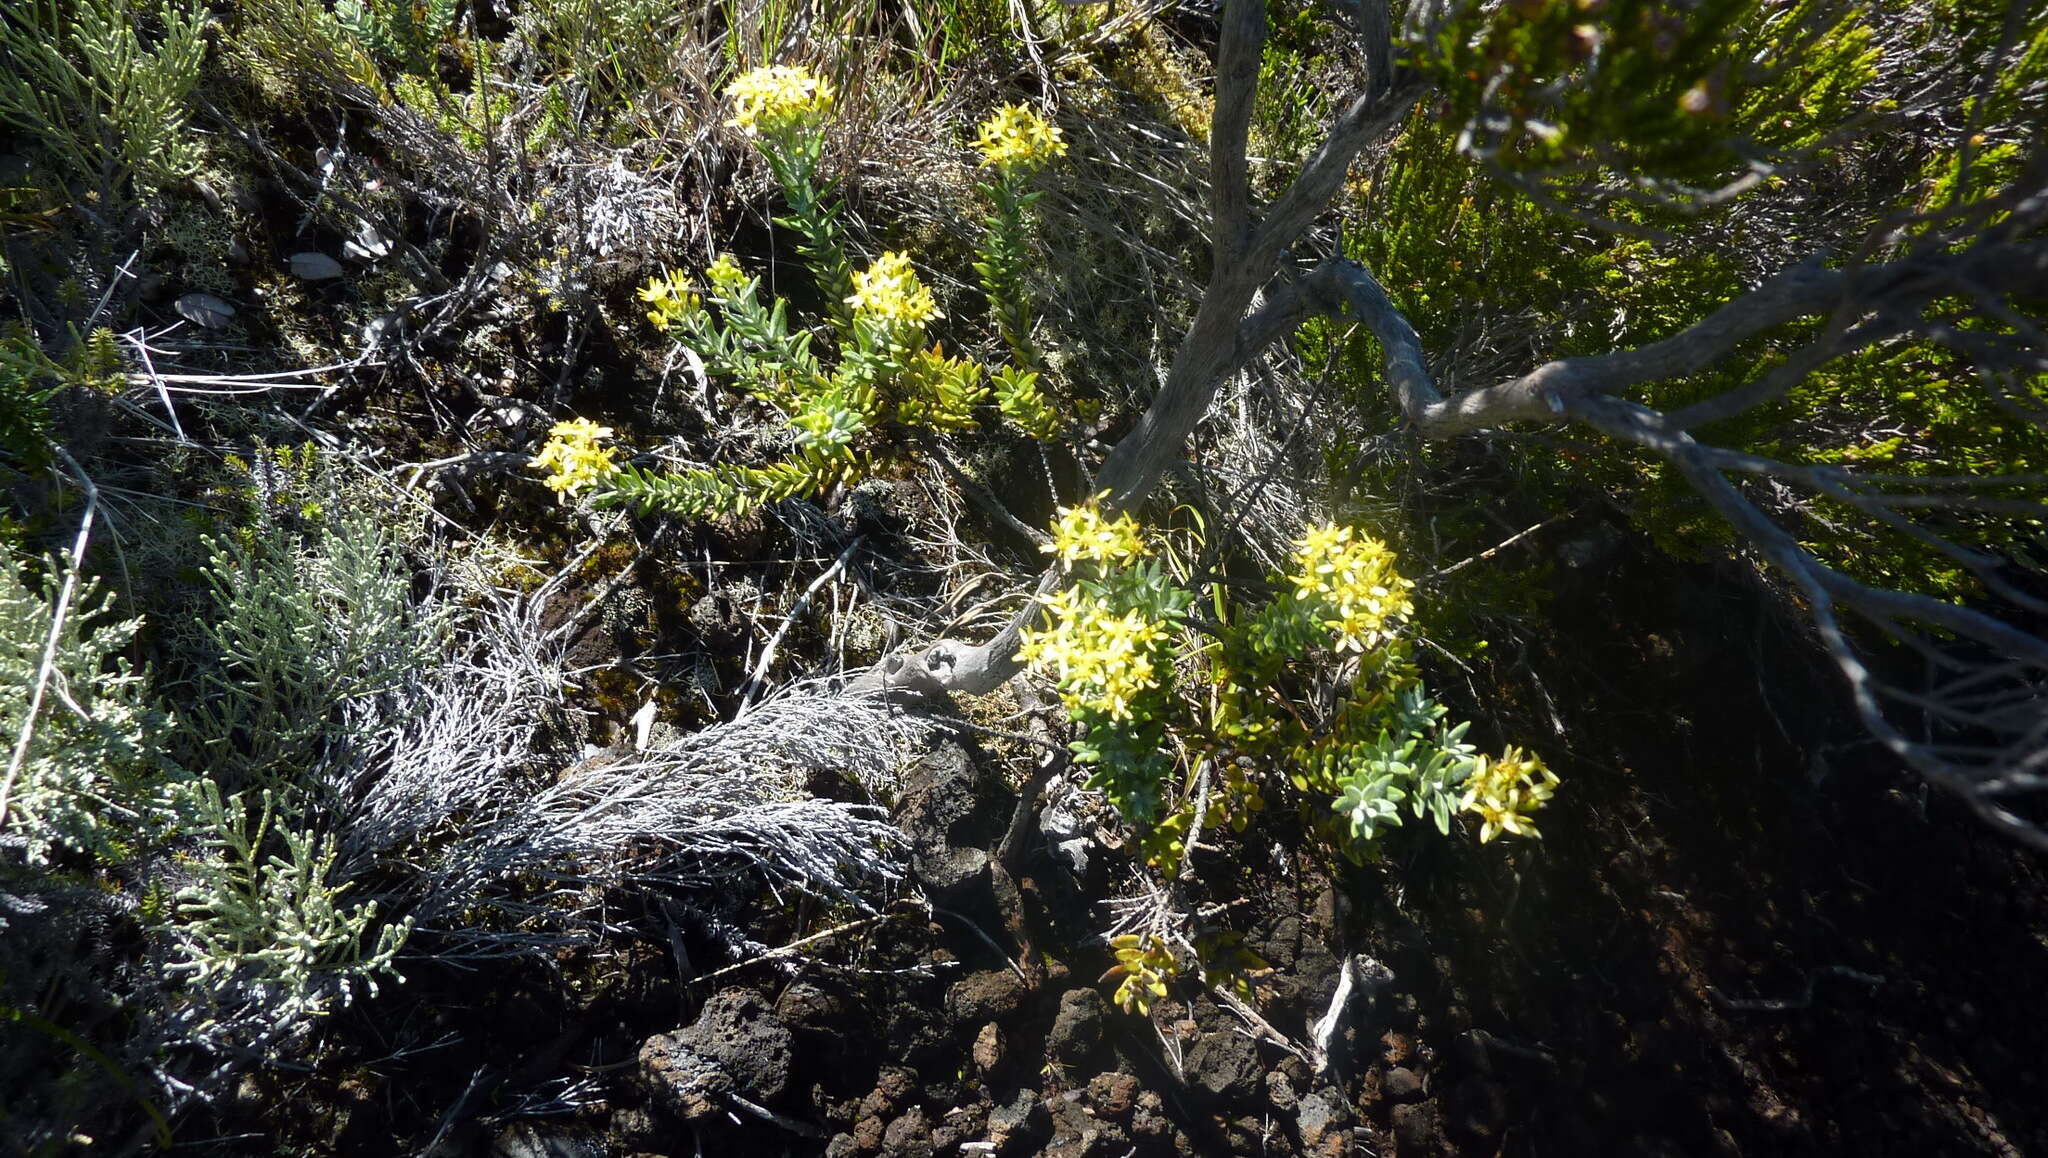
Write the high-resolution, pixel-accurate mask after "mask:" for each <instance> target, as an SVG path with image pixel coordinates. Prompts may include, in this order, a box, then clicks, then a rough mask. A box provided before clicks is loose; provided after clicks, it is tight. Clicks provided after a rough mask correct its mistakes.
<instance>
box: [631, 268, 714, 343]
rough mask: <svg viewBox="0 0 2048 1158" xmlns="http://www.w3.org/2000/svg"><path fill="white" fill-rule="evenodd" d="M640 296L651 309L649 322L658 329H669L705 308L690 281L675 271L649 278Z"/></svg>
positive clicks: (648, 314) (648, 311)
mask: <svg viewBox="0 0 2048 1158" xmlns="http://www.w3.org/2000/svg"><path fill="white" fill-rule="evenodd" d="M639 295H640V300H641V301H643V302H645V303H647V305H648V307H649V308H648V310H647V320H648V321H650V322H652V323H654V325H655V327H656V328H657V329H663V330H665V329H668V328H669V327H670V326H671V325H675V324H677V323H680V322H682V321H683V320H684V319H686V318H688V317H689V316H690V315H692V314H694V313H696V312H697V311H699V310H701V309H703V308H704V301H703V299H702V298H699V297H698V296H697V293H696V291H695V290H693V289H691V288H690V279H689V278H687V277H685V276H683V275H682V274H681V273H677V272H674V271H671V272H669V273H666V274H659V273H658V274H655V275H654V276H653V277H650V278H648V279H647V284H646V285H644V286H641V287H640V291H639Z"/></svg>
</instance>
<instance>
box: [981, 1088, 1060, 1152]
mask: <svg viewBox="0 0 2048 1158" xmlns="http://www.w3.org/2000/svg"><path fill="white" fill-rule="evenodd" d="M1051 1129H1052V1115H1051V1114H1048V1113H1046V1110H1045V1104H1044V1103H1043V1102H1040V1101H1039V1100H1038V1094H1037V1093H1036V1092H1035V1091H1033V1090H1018V1091H1017V1093H1016V1096H1014V1097H1012V1098H1011V1099H1010V1100H1009V1101H1007V1102H998V1103H997V1105H996V1108H995V1109H993V1110H990V1111H989V1112H988V1140H989V1141H991V1142H994V1143H995V1144H996V1151H997V1153H1000V1154H1031V1153H1035V1152H1036V1149H1037V1146H1038V1144H1039V1143H1040V1142H1043V1141H1045V1138H1046V1135H1047V1134H1048V1133H1049V1132H1050V1131H1051Z"/></svg>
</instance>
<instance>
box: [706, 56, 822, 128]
mask: <svg viewBox="0 0 2048 1158" xmlns="http://www.w3.org/2000/svg"><path fill="white" fill-rule="evenodd" d="M725 95H726V96H728V97H730V98H731V99H732V103H733V117H732V122H731V123H732V124H733V126H734V127H736V128H738V129H739V130H740V131H741V132H744V133H747V134H748V135H750V136H751V135H760V136H771V137H774V136H789V135H792V134H795V133H801V132H804V131H805V130H808V129H810V128H813V127H814V126H816V125H817V124H818V122H820V121H822V120H823V119H824V117H825V114H826V113H828V112H830V111H831V109H832V100H833V97H834V96H835V94H834V93H833V91H832V85H831V83H830V82H829V81H826V80H823V79H821V78H820V77H818V76H817V75H815V74H813V73H812V72H811V71H810V70H808V69H802V68H790V67H787V66H784V65H773V66H770V67H768V68H757V69H755V70H753V71H752V72H749V73H745V74H743V75H741V76H740V77H739V78H738V79H737V80H734V81H733V82H732V83H731V84H730V85H727V86H726V89H725Z"/></svg>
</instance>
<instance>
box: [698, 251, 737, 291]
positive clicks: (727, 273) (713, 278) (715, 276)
mask: <svg viewBox="0 0 2048 1158" xmlns="http://www.w3.org/2000/svg"><path fill="white" fill-rule="evenodd" d="M704 280H705V281H708V282H710V283H711V289H712V292H713V293H715V294H717V295H718V296H719V297H723V298H729V297H734V296H736V295H737V294H738V293H739V292H740V290H742V289H744V288H746V284H747V271H746V270H743V269H741V268H740V263H739V262H736V261H734V260H733V259H732V254H729V253H721V254H719V255H718V260H716V261H714V262H712V263H711V264H710V266H709V267H707V268H706V269H705V270H704Z"/></svg>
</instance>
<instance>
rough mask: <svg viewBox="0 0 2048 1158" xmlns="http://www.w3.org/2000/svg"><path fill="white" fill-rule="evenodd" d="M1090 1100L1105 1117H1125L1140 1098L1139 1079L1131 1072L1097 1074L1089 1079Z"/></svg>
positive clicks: (1097, 1111)
mask: <svg viewBox="0 0 2048 1158" xmlns="http://www.w3.org/2000/svg"><path fill="white" fill-rule="evenodd" d="M1088 1100H1089V1101H1090V1102H1092V1103H1094V1106H1095V1112H1096V1113H1097V1114H1098V1115H1100V1116H1102V1117H1104V1118H1111V1119H1119V1120H1120V1119H1122V1118H1125V1117H1127V1116H1129V1114H1130V1112H1131V1107H1132V1105H1133V1104H1134V1103H1136V1102H1137V1100H1138V1079H1137V1078H1135V1077H1133V1076H1132V1075H1130V1074H1096V1075H1095V1076H1094V1077H1092V1078H1090V1079H1088Z"/></svg>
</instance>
